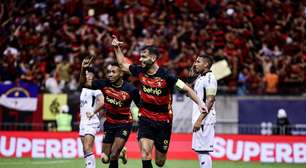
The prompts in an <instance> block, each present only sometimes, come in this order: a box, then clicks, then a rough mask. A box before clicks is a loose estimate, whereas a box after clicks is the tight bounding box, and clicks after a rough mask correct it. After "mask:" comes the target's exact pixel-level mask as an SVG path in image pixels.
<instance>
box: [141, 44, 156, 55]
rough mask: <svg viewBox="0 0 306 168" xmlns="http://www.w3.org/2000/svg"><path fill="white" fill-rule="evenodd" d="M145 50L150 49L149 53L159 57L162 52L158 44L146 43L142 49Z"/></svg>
mask: <svg viewBox="0 0 306 168" xmlns="http://www.w3.org/2000/svg"><path fill="white" fill-rule="evenodd" d="M144 50H148V51H149V54H154V55H156V56H157V58H159V57H160V53H159V50H158V48H157V47H156V46H154V45H146V46H144V47H142V48H141V51H144Z"/></svg>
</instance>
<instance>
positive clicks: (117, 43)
mask: <svg viewBox="0 0 306 168" xmlns="http://www.w3.org/2000/svg"><path fill="white" fill-rule="evenodd" d="M112 37H113V41H112V45H113V46H114V49H115V55H116V59H117V62H118V64H119V66H120V68H121V70H122V71H124V72H129V66H130V64H129V63H127V62H126V61H125V59H124V55H123V53H122V50H121V48H120V45H122V44H123V42H121V41H119V40H118V39H117V37H116V36H115V35H113V36H112Z"/></svg>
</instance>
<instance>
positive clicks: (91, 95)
mask: <svg viewBox="0 0 306 168" xmlns="http://www.w3.org/2000/svg"><path fill="white" fill-rule="evenodd" d="M85 74H86V80H87V81H92V80H93V77H94V73H93V71H92V69H91V68H87V69H86V70H85ZM103 104H104V97H103V95H102V92H101V90H92V89H88V88H84V87H83V88H82V92H81V95H80V112H81V113H80V116H81V121H80V130H79V135H80V137H81V141H82V144H83V151H84V159H85V168H95V167H96V160H95V156H94V154H93V152H92V151H93V145H94V140H95V135H96V133H97V132H98V131H99V126H100V118H99V114H98V112H99V111H100V109H101V108H102V106H103Z"/></svg>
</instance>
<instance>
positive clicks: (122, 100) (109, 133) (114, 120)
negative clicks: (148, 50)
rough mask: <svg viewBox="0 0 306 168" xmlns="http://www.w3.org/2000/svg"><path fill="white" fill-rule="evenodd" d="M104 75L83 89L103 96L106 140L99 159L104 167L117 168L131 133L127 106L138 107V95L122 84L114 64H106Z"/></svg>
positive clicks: (129, 113)
mask: <svg viewBox="0 0 306 168" xmlns="http://www.w3.org/2000/svg"><path fill="white" fill-rule="evenodd" d="M84 61H85V62H86V60H84ZM84 61H83V62H84ZM82 68H83V67H82ZM106 73H107V79H106V80H94V81H92V82H90V81H86V83H85V84H84V85H85V86H86V87H89V88H92V89H100V90H101V91H102V93H103V95H104V106H103V110H104V111H105V114H106V120H105V122H104V125H103V126H104V133H105V136H104V139H103V144H102V158H101V159H102V162H103V163H108V162H109V163H110V164H109V168H117V167H118V159H119V154H120V151H121V150H122V149H123V147H124V145H125V143H126V141H127V139H128V137H129V135H130V132H131V129H132V122H133V118H132V114H131V111H130V105H131V102H132V100H133V101H134V102H135V104H139V91H138V90H137V89H136V88H135V87H134V86H133V85H131V84H130V83H128V82H126V81H124V80H123V72H122V71H121V69H120V67H119V65H118V64H117V63H115V62H113V63H110V64H108V65H107V67H106ZM124 156H125V154H123V157H124ZM123 161H124V163H126V158H123Z"/></svg>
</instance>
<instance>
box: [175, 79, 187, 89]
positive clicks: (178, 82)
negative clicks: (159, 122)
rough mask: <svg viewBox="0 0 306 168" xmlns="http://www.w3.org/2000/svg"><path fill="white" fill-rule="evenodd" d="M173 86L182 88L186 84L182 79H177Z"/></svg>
mask: <svg viewBox="0 0 306 168" xmlns="http://www.w3.org/2000/svg"><path fill="white" fill-rule="evenodd" d="M175 86H176V87H177V88H179V89H181V90H182V89H183V88H184V87H185V86H186V84H185V83H184V82H183V81H182V80H180V79H178V80H177V82H176V84H175Z"/></svg>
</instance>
